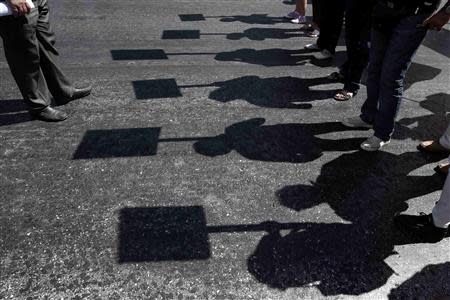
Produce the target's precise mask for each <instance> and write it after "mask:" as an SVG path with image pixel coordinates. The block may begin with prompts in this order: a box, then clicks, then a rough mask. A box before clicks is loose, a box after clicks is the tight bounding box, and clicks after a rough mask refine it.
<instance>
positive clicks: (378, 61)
mask: <svg viewBox="0 0 450 300" xmlns="http://www.w3.org/2000/svg"><path fill="white" fill-rule="evenodd" d="M388 40H389V37H388V36H387V35H386V34H385V33H384V32H381V31H379V30H376V29H372V31H371V39H370V46H371V47H370V55H369V57H370V58H369V66H368V70H367V99H366V101H365V102H364V104H363V106H362V107H361V115H360V118H361V120H363V121H364V122H366V123H369V124H372V123H373V122H374V120H375V116H376V114H377V112H378V100H379V91H380V77H381V66H382V65H383V60H384V56H385V54H386V48H387V45H388Z"/></svg>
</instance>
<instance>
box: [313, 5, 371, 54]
mask: <svg viewBox="0 0 450 300" xmlns="http://www.w3.org/2000/svg"><path fill="white" fill-rule="evenodd" d="M361 1H363V0H361ZM364 1H365V0H364ZM317 4H318V5H319V8H318V13H319V24H320V35H319V38H318V39H317V46H319V48H320V49H322V50H328V51H329V52H330V53H331V54H334V53H335V52H336V46H337V44H338V42H339V36H340V34H341V31H342V25H343V23H344V13H345V0H319V1H318V3H317Z"/></svg>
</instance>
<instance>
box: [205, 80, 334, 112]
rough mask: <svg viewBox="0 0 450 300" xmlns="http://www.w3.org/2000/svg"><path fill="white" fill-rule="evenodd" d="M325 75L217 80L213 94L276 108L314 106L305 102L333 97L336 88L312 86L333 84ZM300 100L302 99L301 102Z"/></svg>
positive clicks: (211, 94)
mask: <svg viewBox="0 0 450 300" xmlns="http://www.w3.org/2000/svg"><path fill="white" fill-rule="evenodd" d="M330 83H332V82H330V80H328V79H327V78H325V77H319V78H305V79H301V78H296V77H290V76H286V77H270V78H260V77H258V76H244V77H239V78H235V79H231V80H227V81H222V82H215V83H214V86H217V87H218V89H217V90H215V91H213V92H211V93H210V94H209V98H210V99H212V100H216V101H220V102H229V101H233V100H240V99H242V100H245V101H247V102H248V103H250V104H253V105H257V106H262V107H272V108H303V109H305V108H311V105H310V104H309V105H307V104H305V103H303V102H310V101H314V100H324V99H330V98H331V97H332V96H333V94H334V92H335V89H331V90H311V89H310V88H311V87H312V86H317V85H322V84H330ZM298 102H300V103H298Z"/></svg>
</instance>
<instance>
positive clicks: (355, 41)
mask: <svg viewBox="0 0 450 300" xmlns="http://www.w3.org/2000/svg"><path fill="white" fill-rule="evenodd" d="M372 10H373V1H368V0H364V1H361V0H346V8H345V44H346V47H347V61H346V62H345V63H344V65H343V66H342V67H341V71H342V73H343V75H344V78H345V79H344V80H345V81H344V90H346V91H349V92H352V93H356V92H357V91H358V90H359V87H360V85H359V84H360V82H361V76H362V73H363V72H364V69H365V68H366V67H367V64H368V62H369V43H370V24H371V22H370V21H371V14H372Z"/></svg>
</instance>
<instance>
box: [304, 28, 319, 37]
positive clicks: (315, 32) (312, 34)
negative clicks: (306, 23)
mask: <svg viewBox="0 0 450 300" xmlns="http://www.w3.org/2000/svg"><path fill="white" fill-rule="evenodd" d="M306 35H307V36H308V37H311V38H316V37H319V35H320V31H319V30H317V29H314V30H311V31H310V32H308V33H307V34H306Z"/></svg>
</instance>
